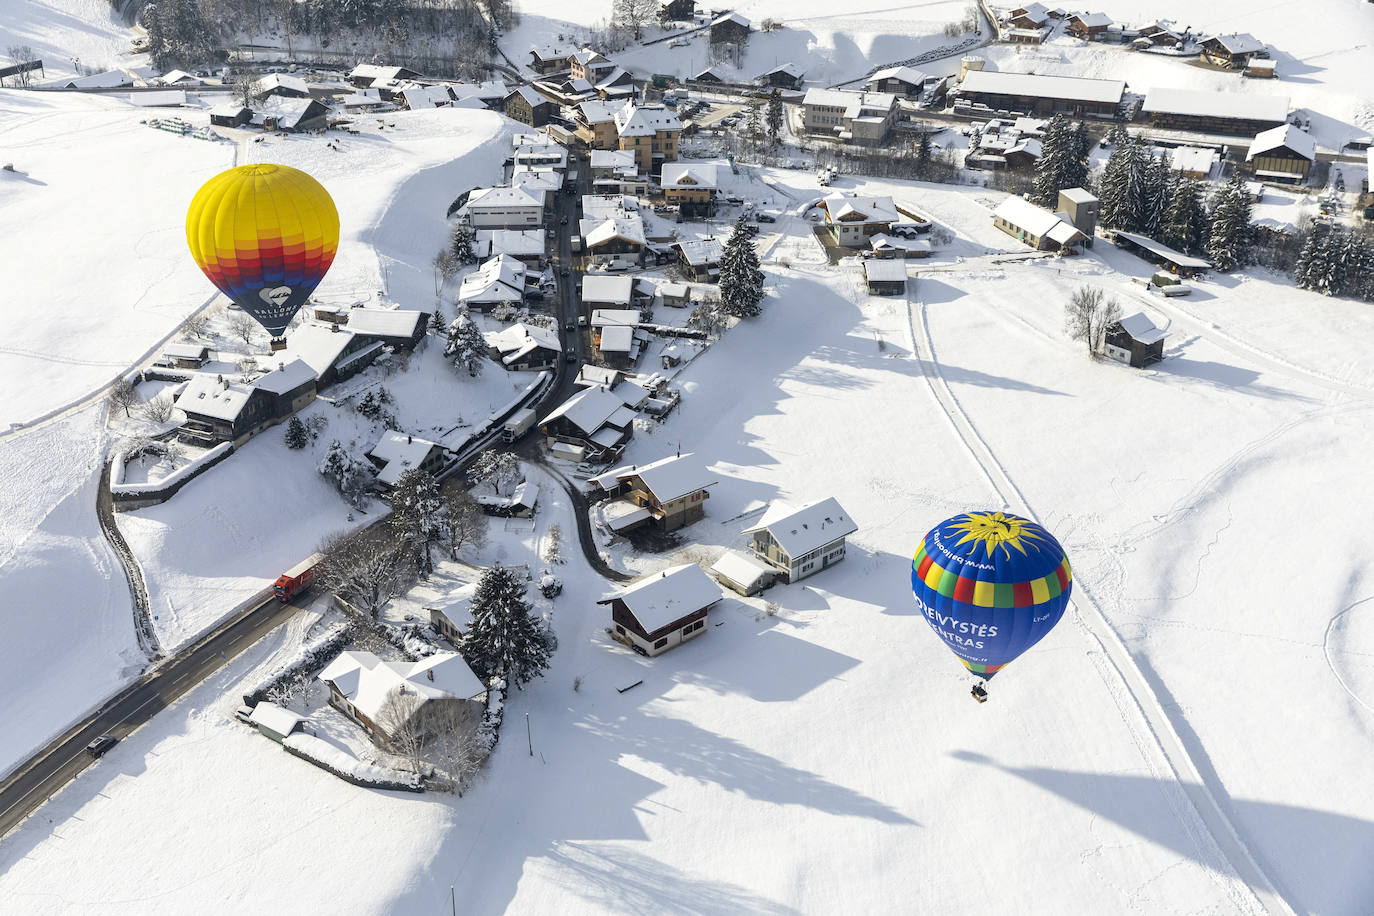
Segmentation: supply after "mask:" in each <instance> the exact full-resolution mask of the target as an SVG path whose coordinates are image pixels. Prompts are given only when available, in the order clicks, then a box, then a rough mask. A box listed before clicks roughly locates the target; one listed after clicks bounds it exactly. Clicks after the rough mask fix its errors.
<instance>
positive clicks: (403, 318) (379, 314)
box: [348, 308, 425, 337]
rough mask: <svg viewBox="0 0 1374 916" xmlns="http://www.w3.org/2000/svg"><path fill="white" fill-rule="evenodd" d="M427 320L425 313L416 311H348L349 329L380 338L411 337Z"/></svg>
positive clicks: (360, 309) (356, 309) (357, 309)
mask: <svg viewBox="0 0 1374 916" xmlns="http://www.w3.org/2000/svg"><path fill="white" fill-rule="evenodd" d="M424 320H425V313H424V312H420V311H416V310H414V309H367V308H353V309H349V311H348V329H349V330H350V331H354V332H356V333H358V334H374V335H376V336H378V337H410V336H412V335H413V334H414V333H415V329H416V328H417V327H419V326H420V324H421V322H423V321H424Z"/></svg>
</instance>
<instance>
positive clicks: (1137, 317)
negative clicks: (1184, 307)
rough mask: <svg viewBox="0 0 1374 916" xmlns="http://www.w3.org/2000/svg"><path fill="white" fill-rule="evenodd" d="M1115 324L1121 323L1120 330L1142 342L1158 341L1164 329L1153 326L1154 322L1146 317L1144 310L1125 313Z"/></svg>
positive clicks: (1161, 338)
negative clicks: (1129, 313) (1130, 313)
mask: <svg viewBox="0 0 1374 916" xmlns="http://www.w3.org/2000/svg"><path fill="white" fill-rule="evenodd" d="M1117 324H1119V325H1121V330H1123V331H1125V332H1126V333H1127V334H1129V335H1130V336H1131V339H1132V340H1135V341H1139V342H1140V343H1143V344H1152V343H1158V342H1159V341H1161V340H1163V339H1164V329H1163V328H1157V327H1155V323H1154V322H1153V321H1151V320H1150V319H1148V318H1146V317H1145V313H1144V312H1136V313H1135V314H1132V315H1127V316H1126V317H1125V318H1122V319H1121V320H1120V321H1118V322H1117Z"/></svg>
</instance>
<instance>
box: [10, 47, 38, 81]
mask: <svg viewBox="0 0 1374 916" xmlns="http://www.w3.org/2000/svg"><path fill="white" fill-rule="evenodd" d="M5 53H6V54H8V55H9V58H10V60H12V61H14V62H15V63H16V64H24V63H28V62H29V61H31V60H33V59H34V58H35V57H37V56H38V55H37V54H35V53H34V51H33V46H32V45H10V46H9V47H8V48H6V49H5ZM15 78H16V79H17V80H18V81H19V88H20V89H27V88H29V84H30V83H32V82H33V71H31V70H23V71H20V72H19V73H17V74H15Z"/></svg>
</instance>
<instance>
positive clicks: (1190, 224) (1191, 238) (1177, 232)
mask: <svg viewBox="0 0 1374 916" xmlns="http://www.w3.org/2000/svg"><path fill="white" fill-rule="evenodd" d="M1206 232H1207V211H1206V210H1204V209H1203V206H1202V192H1201V189H1200V188H1199V186H1198V183H1197V182H1196V181H1194V180H1193V179H1191V178H1177V179H1175V180H1174V183H1173V188H1172V190H1171V191H1170V194H1169V206H1168V208H1167V209H1166V210H1165V211H1164V222H1163V225H1162V226H1161V227H1160V241H1162V242H1163V243H1164V244H1166V245H1168V246H1169V247H1170V248H1175V249H1177V250H1178V251H1181V252H1183V253H1184V254H1197V253H1198V252H1200V251H1201V250H1202V245H1203V240H1204V238H1205V236H1206Z"/></svg>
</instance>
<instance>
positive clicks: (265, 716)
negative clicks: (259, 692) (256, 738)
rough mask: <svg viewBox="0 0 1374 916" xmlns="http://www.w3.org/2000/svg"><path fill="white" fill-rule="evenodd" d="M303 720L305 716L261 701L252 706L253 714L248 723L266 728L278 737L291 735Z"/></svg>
mask: <svg viewBox="0 0 1374 916" xmlns="http://www.w3.org/2000/svg"><path fill="white" fill-rule="evenodd" d="M304 719H305V716H302V715H300V714H299V713H294V712H292V711H291V710H289V709H283V708H282V707H280V706H278V705H277V704H276V703H269V702H267V701H266V700H262V701H260V702H259V703H258V705H256V706H254V707H253V714H252V715H251V716H249V717H248V721H249V722H251V723H252V724H253V725H262V726H266V727H267V728H268V729H270V730H271V731H274V732H276V733H277V734H279V735H289V734H291V733H292V732H293V731H295V730H296V726H297V725H300V724H301V722H302V721H303V720H304Z"/></svg>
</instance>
